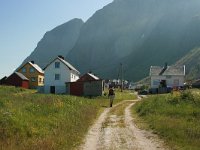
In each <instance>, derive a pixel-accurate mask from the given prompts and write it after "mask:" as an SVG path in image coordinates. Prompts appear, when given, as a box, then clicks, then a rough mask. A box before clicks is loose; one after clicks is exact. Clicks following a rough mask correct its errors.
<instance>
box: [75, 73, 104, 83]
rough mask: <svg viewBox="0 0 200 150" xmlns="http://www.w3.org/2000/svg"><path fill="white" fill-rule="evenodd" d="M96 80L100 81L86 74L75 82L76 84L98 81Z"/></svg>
mask: <svg viewBox="0 0 200 150" xmlns="http://www.w3.org/2000/svg"><path fill="white" fill-rule="evenodd" d="M98 80H101V79H100V78H99V77H97V76H95V75H93V74H91V73H86V74H84V75H83V76H81V77H80V79H78V80H77V82H85V81H98Z"/></svg>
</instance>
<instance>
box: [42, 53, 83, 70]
mask: <svg viewBox="0 0 200 150" xmlns="http://www.w3.org/2000/svg"><path fill="white" fill-rule="evenodd" d="M56 59H59V60H60V61H61V62H62V63H63V64H65V65H66V66H67V67H68V68H69V69H70V70H73V71H75V72H77V73H78V74H80V72H79V71H78V70H77V69H76V68H75V67H74V66H72V65H71V64H70V63H69V62H67V61H66V60H64V59H62V58H60V57H57V58H55V59H54V60H53V61H51V62H50V63H49V64H48V65H47V66H46V67H45V68H44V70H45V69H46V68H47V67H48V66H49V65H50V64H51V63H52V62H54V61H55V60H56Z"/></svg>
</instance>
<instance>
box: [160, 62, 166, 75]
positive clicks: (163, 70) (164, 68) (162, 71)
mask: <svg viewBox="0 0 200 150" xmlns="http://www.w3.org/2000/svg"><path fill="white" fill-rule="evenodd" d="M165 70H167V63H165V65H164V67H163V69H162V70H161V72H160V73H159V75H162V74H163V73H164V72H165Z"/></svg>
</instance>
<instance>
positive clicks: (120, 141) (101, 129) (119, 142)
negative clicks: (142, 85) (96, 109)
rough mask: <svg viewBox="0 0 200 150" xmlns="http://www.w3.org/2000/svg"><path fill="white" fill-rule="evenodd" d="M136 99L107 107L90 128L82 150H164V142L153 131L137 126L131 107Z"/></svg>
mask: <svg viewBox="0 0 200 150" xmlns="http://www.w3.org/2000/svg"><path fill="white" fill-rule="evenodd" d="M135 102H136V100H135V101H133V100H132V101H123V102H121V103H119V104H117V105H115V106H114V107H113V108H106V109H105V110H104V112H103V113H102V114H101V116H100V117H99V118H98V120H97V121H96V122H95V124H94V125H93V126H92V127H91V129H90V130H89V132H88V134H87V136H86V138H85V140H84V141H85V143H84V144H83V145H82V146H81V147H80V149H81V150H82V149H83V150H164V149H165V148H164V146H163V145H164V144H163V142H162V141H161V140H159V139H158V137H157V136H156V135H153V134H152V133H151V132H148V131H144V130H140V129H138V128H137V127H136V125H135V124H134V122H133V118H132V116H131V112H130V108H131V107H132V106H133V105H134V104H135Z"/></svg>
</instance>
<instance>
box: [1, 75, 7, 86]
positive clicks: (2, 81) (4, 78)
mask: <svg viewBox="0 0 200 150" xmlns="http://www.w3.org/2000/svg"><path fill="white" fill-rule="evenodd" d="M7 78H8V77H6V76H5V77H3V78H2V79H1V80H0V85H4V84H6V79H7Z"/></svg>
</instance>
